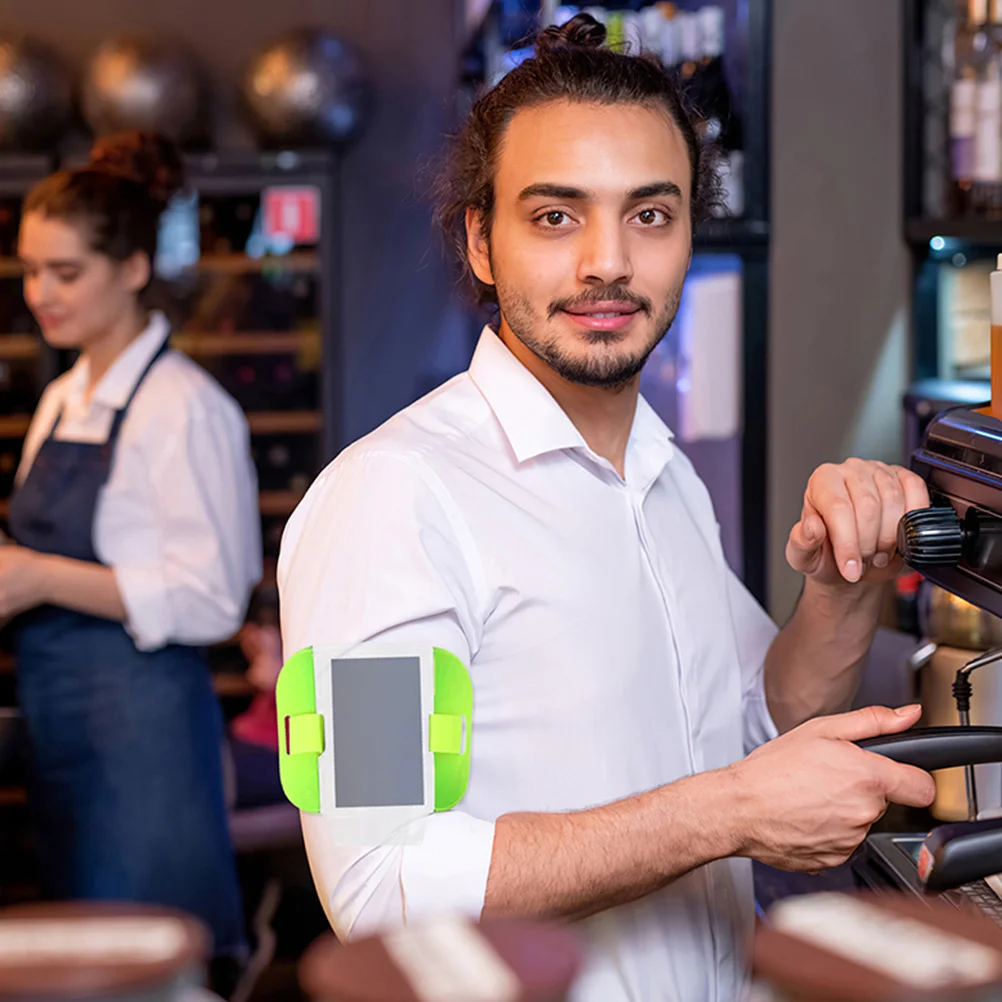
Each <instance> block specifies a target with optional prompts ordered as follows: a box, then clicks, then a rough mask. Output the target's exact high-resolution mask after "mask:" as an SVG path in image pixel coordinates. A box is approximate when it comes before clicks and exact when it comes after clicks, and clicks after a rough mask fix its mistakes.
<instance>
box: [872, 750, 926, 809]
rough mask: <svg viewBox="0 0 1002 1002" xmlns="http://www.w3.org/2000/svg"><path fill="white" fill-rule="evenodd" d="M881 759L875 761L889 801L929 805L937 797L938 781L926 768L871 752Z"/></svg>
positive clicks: (918, 805) (876, 769) (874, 756)
mask: <svg viewBox="0 0 1002 1002" xmlns="http://www.w3.org/2000/svg"><path fill="white" fill-rule="evenodd" d="M868 755H869V756H870V757H872V758H874V759H877V760H879V761H875V762H874V763H873V768H874V770H875V771H876V773H877V776H878V780H879V782H880V787H881V789H882V790H883V792H884V796H885V797H886V799H887V800H888V802H889V803H892V804H903V805H904V806H905V807H928V806H929V805H930V804H931V803H932V802H933V801H934V800H935V799H936V783H935V781H934V780H933V778H932V776H930V775H929V773H927V772H926V771H925V770H924V769H918V768H916V767H915V766H913V765H903V764H902V763H901V762H892V761H891V760H890V759H889V758H885V757H884V756H883V755H876V754H874V753H873V752H869V753H868Z"/></svg>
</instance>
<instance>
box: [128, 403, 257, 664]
mask: <svg viewBox="0 0 1002 1002" xmlns="http://www.w3.org/2000/svg"><path fill="white" fill-rule="evenodd" d="M227 403H229V401H216V400H202V399H199V398H198V397H192V398H190V399H189V400H188V401H187V402H186V406H185V408H184V410H183V412H182V414H181V417H180V419H179V420H178V421H176V422H174V421H172V423H171V426H170V428H169V429H168V430H166V431H164V432H163V433H162V435H158V436H156V441H153V439H152V438H148V437H145V436H144V438H143V439H142V441H140V442H132V443H126V442H124V441H123V442H120V448H121V447H122V446H123V445H124V446H125V447H126V448H128V449H130V451H133V456H132V457H131V458H132V459H133V460H134V461H136V462H138V463H140V464H142V465H143V466H144V467H145V470H146V473H147V476H148V477H149V488H150V489H149V497H150V500H151V504H152V507H153V512H152V518H151V519H150V522H151V524H152V527H153V529H152V531H154V532H155V533H156V537H157V540H156V545H155V546H153V547H151V548H146V547H144V548H143V551H144V552H149V551H150V550H152V551H153V552H156V553H157V559H156V560H153V561H151V560H149V559H139V558H138V557H137V559H135V560H133V559H130V558H129V556H128V555H125V556H122V557H119V558H118V559H116V560H114V561H109V562H110V563H111V564H112V569H113V571H114V574H115V580H116V583H117V584H118V588H119V592H120V594H121V596H122V603H123V604H124V606H125V609H126V613H127V619H126V622H125V628H126V630H127V631H128V632H129V635H130V636H131V637H132V639H133V640H134V641H135V644H136V647H137V648H138V649H139V650H146V651H148V650H157V649H158V648H160V647H163V646H164V645H165V644H168V643H180V644H190V645H201V644H211V643H217V642H218V641H220V640H225V639H226V638H227V637H230V636H232V635H233V634H234V633H235V632H236V631H237V630H238V629H239V627H240V625H241V623H242V622H243V618H244V614H245V613H246V609H247V603H248V601H249V599H250V594H251V591H252V589H253V587H254V584H255V582H257V581H258V580H259V579H260V577H261V530H260V522H259V517H258V514H257V476H256V473H255V471H254V466H253V463H252V460H251V454H250V440H249V439H250V435H249V431H248V428H247V422H246V420H245V418H244V417H243V415H242V414H241V413H240V411H239V409H238V408H237V407H236V405H235V404H234V405H233V406H232V407H227V406H225V404H227ZM137 450H138V451H139V452H140V453H141V455H139V456H136V455H135V454H134V453H135V451H137Z"/></svg>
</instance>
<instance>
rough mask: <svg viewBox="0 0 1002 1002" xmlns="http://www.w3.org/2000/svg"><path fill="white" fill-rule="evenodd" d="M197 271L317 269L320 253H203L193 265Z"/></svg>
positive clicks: (236, 271) (235, 273)
mask: <svg viewBox="0 0 1002 1002" xmlns="http://www.w3.org/2000/svg"><path fill="white" fill-rule="evenodd" d="M195 267H196V269H197V270H198V271H206V272H212V273H217V274H224V275H239V274H242V273H244V272H256V271H268V270H269V269H272V268H281V269H283V270H285V271H319V270H320V255H319V254H316V253H314V252H312V251H297V252H295V253H293V254H283V255H281V256H280V257H276V256H274V255H267V256H265V257H247V255H246V254H204V255H203V256H202V257H201V258H199V261H198V264H197V265H196V266H195Z"/></svg>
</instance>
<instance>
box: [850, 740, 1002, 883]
mask: <svg viewBox="0 0 1002 1002" xmlns="http://www.w3.org/2000/svg"><path fill="white" fill-rule="evenodd" d="M858 744H859V747H860V748H865V749H866V750H867V751H871V752H875V753H876V754H878V755H884V756H885V757H887V758H889V759H892V760H893V761H895V762H901V763H903V764H905V765H914V766H917V767H918V768H919V769H926V770H933V769H953V768H955V767H957V766H974V765H981V764H983V763H986V762H1000V761H1002V727H970V726H967V727H924V728H919V729H917V730H913V731H904V732H903V733H901V734H885V735H882V736H881V737H879V738H868V739H866V740H865V741H860V742H858ZM993 873H1002V818H994V819H991V820H987V821H963V822H960V823H957V824H948V825H940V826H939V827H938V828H934V829H933V830H932V831H931V832H930V833H929V834H928V836H926V839H925V841H924V842H923V844H922V850H921V852H920V854H919V862H918V875H919V879H920V880H921V881H922V885H923V887H924V889H925V891H926V893H928V894H938V893H940V892H942V891H948V890H951V889H952V888H954V887H960V886H961V885H962V884H967V883H970V882H971V881H972V880H980V879H982V878H984V877H988V876H991V875H992V874H993Z"/></svg>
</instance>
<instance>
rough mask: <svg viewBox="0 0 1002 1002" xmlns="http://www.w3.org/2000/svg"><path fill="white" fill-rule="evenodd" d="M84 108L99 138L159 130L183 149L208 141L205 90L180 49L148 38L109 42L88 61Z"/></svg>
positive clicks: (198, 72)
mask: <svg viewBox="0 0 1002 1002" xmlns="http://www.w3.org/2000/svg"><path fill="white" fill-rule="evenodd" d="M83 110H84V115H85V117H86V119H87V124H88V125H89V126H90V127H91V129H93V131H94V134H95V135H96V136H107V135H111V134H113V133H116V132H129V131H131V130H133V129H138V130H139V131H141V132H157V133H160V134H162V135H165V136H167V137H168V138H170V139H172V140H174V142H176V143H179V144H180V145H182V146H185V145H191V144H193V143H197V142H199V141H202V140H204V139H205V136H206V134H207V128H206V120H205V116H206V88H205V84H204V81H203V77H202V72H201V68H200V67H199V65H198V63H197V62H196V61H195V58H194V56H192V55H191V53H190V52H188V50H187V49H185V48H184V47H182V46H179V45H175V44H171V43H167V42H160V41H155V40H153V39H148V38H139V37H132V36H120V37H117V38H111V39H108V41H106V42H105V43H104V44H103V45H102V46H101V47H100V48H99V49H98V50H97V52H95V53H94V55H93V56H92V57H91V58H90V61H89V62H88V64H87V67H86V69H85V71H84V78H83Z"/></svg>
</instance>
